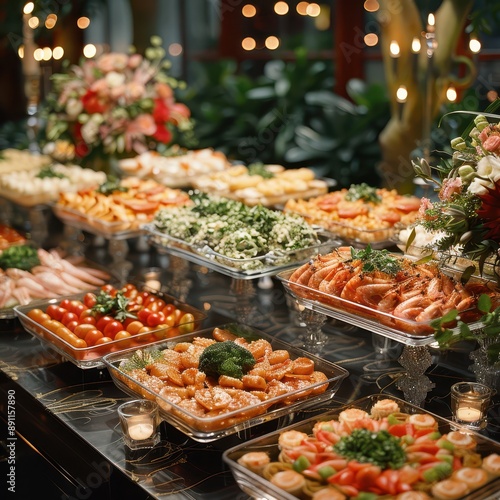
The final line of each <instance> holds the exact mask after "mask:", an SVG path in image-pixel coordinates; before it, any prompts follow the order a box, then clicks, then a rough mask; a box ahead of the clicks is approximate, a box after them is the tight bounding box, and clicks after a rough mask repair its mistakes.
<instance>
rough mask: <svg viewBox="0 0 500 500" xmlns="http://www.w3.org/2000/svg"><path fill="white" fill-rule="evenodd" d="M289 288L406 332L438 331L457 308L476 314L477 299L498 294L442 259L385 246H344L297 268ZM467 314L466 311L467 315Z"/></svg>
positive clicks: (463, 316)
mask: <svg viewBox="0 0 500 500" xmlns="http://www.w3.org/2000/svg"><path fill="white" fill-rule="evenodd" d="M288 281H289V284H290V288H291V290H292V291H293V293H295V294H296V295H297V296H299V297H305V298H307V299H311V300H317V301H319V302H322V303H326V304H327V305H330V306H333V307H336V308H339V309H341V310H343V311H348V312H350V313H354V314H356V315H361V316H363V317H368V318H375V319H376V320H377V321H378V322H380V323H382V324H384V325H386V326H389V327H392V328H396V329H397V330H398V331H402V332H405V333H411V334H417V335H424V334H431V333H433V329H432V327H431V326H430V322H431V321H432V320H433V319H436V318H441V317H442V316H444V315H445V314H446V313H447V312H449V311H450V310H452V309H456V310H457V311H458V312H460V313H462V314H461V319H462V320H463V321H470V320H472V319H476V318H477V313H476V311H475V310H474V309H475V305H476V303H477V298H478V297H479V296H480V295H481V294H483V293H487V294H489V295H490V297H491V298H492V301H493V302H494V303H498V301H499V296H498V294H497V292H496V291H495V290H494V289H493V288H491V287H489V286H488V285H487V284H486V282H484V283H483V282H481V283H478V282H477V281H474V282H473V281H472V280H471V281H470V282H468V283H466V284H462V283H461V282H460V281H459V280H458V279H455V278H454V277H453V276H450V275H449V274H446V273H445V272H443V271H442V270H441V269H440V268H439V267H438V264H437V263H433V262H429V263H418V262H414V261H412V260H410V259H408V258H405V257H402V256H399V255H395V254H391V253H389V252H387V251H386V250H373V249H371V248H370V247H367V248H366V249H364V250H355V249H352V248H348V247H340V248H337V249H335V250H334V251H332V252H331V253H329V254H326V255H318V256H317V257H315V258H314V259H312V260H310V261H309V262H307V263H305V264H303V265H302V266H300V267H298V268H297V269H295V270H294V271H293V272H292V273H291V275H290V277H289V279H288ZM464 313H466V314H464Z"/></svg>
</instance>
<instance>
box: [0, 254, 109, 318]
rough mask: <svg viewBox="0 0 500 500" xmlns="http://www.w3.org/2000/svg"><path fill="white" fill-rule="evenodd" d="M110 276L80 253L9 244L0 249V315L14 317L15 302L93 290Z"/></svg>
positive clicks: (29, 301) (28, 301)
mask: <svg viewBox="0 0 500 500" xmlns="http://www.w3.org/2000/svg"><path fill="white" fill-rule="evenodd" d="M110 278H111V275H110V274H109V273H108V272H107V271H105V270H103V269H101V268H100V267H99V266H97V265H95V264H94V263H92V262H89V261H87V260H86V259H84V258H82V257H70V256H68V257H64V256H63V255H61V254H60V253H59V251H58V250H57V249H50V250H45V249H43V248H36V247H34V246H32V245H29V244H18V245H13V246H10V247H8V248H6V249H3V250H1V251H0V318H1V319H12V318H15V316H16V314H15V311H14V307H15V306H18V305H28V304H30V303H32V302H33V301H36V300H40V299H49V298H53V297H58V296H63V295H70V294H75V293H81V292H85V291H89V290H94V289H95V288H98V287H99V286H101V285H104V284H105V283H106V282H107V281H109V279H110Z"/></svg>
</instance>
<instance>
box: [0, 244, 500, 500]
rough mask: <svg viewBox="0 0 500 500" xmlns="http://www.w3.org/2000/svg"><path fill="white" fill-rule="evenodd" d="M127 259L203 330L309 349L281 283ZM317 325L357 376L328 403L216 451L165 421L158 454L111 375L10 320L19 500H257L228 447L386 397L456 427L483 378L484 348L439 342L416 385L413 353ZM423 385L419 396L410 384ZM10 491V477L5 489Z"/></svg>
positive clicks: (494, 411)
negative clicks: (479, 361)
mask: <svg viewBox="0 0 500 500" xmlns="http://www.w3.org/2000/svg"><path fill="white" fill-rule="evenodd" d="M134 244H135V245H136V246H135V247H134ZM87 251H88V254H89V258H91V259H93V260H95V261H96V262H100V263H103V264H106V263H107V262H109V259H110V257H109V253H108V248H106V245H104V246H101V247H95V246H94V247H91V248H88V249H87ZM127 259H130V260H128V261H127V269H130V274H131V275H134V276H141V275H142V274H144V272H145V271H146V270H148V269H149V268H151V267H156V268H159V269H160V270H161V273H162V279H161V281H162V284H163V285H164V288H165V290H166V291H167V292H168V293H170V294H171V295H174V296H176V297H179V298H180V299H181V300H183V301H185V302H187V303H189V304H190V305H193V306H194V307H197V308H200V309H204V310H206V311H207V312H208V317H207V319H206V320H205V322H204V324H203V327H204V328H205V327H210V326H216V325H220V324H223V323H225V322H227V321H228V320H230V321H234V320H236V321H240V322H243V323H246V324H250V325H252V326H253V327H255V328H258V329H260V330H262V331H264V332H266V333H268V334H271V335H274V336H277V337H279V338H281V339H283V340H285V341H287V342H289V343H291V344H293V345H297V346H303V345H304V339H306V341H307V340H308V339H309V340H310V335H311V333H310V332H311V328H310V325H309V326H305V325H304V318H306V319H307V317H305V316H304V315H301V314H299V313H297V311H295V310H294V309H293V308H291V307H290V303H287V297H286V295H285V292H284V290H283V288H282V286H281V283H280V282H279V281H278V280H276V279H275V278H268V279H265V280H256V281H253V280H237V279H234V278H231V277H228V276H224V275H221V274H220V273H217V272H214V271H210V269H207V268H204V267H203V266H199V265H196V264H193V263H187V262H186V261H183V260H182V259H179V258H175V257H169V256H168V254H164V253H162V252H158V251H157V250H155V249H154V248H146V249H144V247H143V246H142V245H140V244H139V243H138V242H135V243H134V242H132V246H131V247H130V253H129V254H128V255H127ZM115 263H116V262H115ZM313 319H314V318H313ZM316 319H317V318H316ZM318 324H319V326H321V331H322V332H323V333H324V335H326V339H327V342H326V344H325V345H324V346H322V347H321V348H318V351H317V353H318V354H319V355H320V356H322V357H325V358H326V359H329V360H331V361H333V362H335V363H337V364H338V365H340V366H342V367H343V368H345V369H347V370H348V371H349V377H348V378H346V379H345V380H344V381H343V382H342V384H341V386H340V389H339V390H338V392H337V393H336V395H335V396H334V398H333V399H332V400H330V401H328V403H325V404H324V405H323V406H322V407H319V408H314V409H309V410H306V411H302V412H300V413H297V414H292V415H289V416H287V417H286V418H281V419H279V420H278V421H272V422H268V423H266V424H262V425H260V426H257V427H254V428H251V429H247V430H245V431H242V432H240V433H237V434H234V435H232V436H228V437H226V438H223V439H221V440H219V441H215V442H212V443H206V444H204V443H199V442H196V441H193V440H192V439H190V438H189V437H187V436H186V435H184V434H183V433H181V432H180V431H178V430H176V429H175V428H174V427H172V426H171V425H169V424H167V423H165V422H163V423H162V427H161V435H162V441H161V443H160V444H159V445H157V446H156V447H155V448H153V449H151V450H146V451H144V450H142V451H134V452H131V451H130V450H128V449H126V448H125V446H124V444H123V441H122V438H121V431H120V429H119V424H118V416H117V412H116V410H117V407H118V406H119V404H120V403H121V402H123V401H124V400H126V399H130V397H129V396H127V395H126V394H124V393H123V392H122V391H121V390H119V389H118V388H117V387H116V386H115V385H114V383H113V382H112V380H111V378H110V376H109V374H108V372H107V370H106V369H105V368H103V369H100V368H92V369H85V370H83V369H80V368H78V367H77V366H75V365H73V364H72V363H71V362H69V361H67V360H65V359H63V358H61V356H60V355H59V354H57V353H56V352H54V351H53V350H52V349H51V348H50V346H48V345H47V344H45V343H42V341H40V340H38V339H35V338H33V337H32V336H31V335H30V334H29V333H27V332H25V331H24V330H23V329H22V328H21V327H20V325H19V324H18V322H17V320H15V319H14V320H4V321H3V322H2V324H1V325H0V331H1V334H0V413H1V417H2V426H3V427H2V432H1V435H0V439H1V442H2V445H3V454H2V462H1V463H2V469H1V470H2V477H3V478H5V477H7V479H9V476H8V475H7V474H8V473H9V471H12V469H11V467H14V469H13V470H14V474H13V475H12V477H13V478H14V489H15V492H16V494H18V495H19V498H30V497H32V496H33V495H36V494H40V493H41V492H44V493H46V494H48V495H49V498H78V499H84V498H85V499H86V498H110V499H111V498H113V499H114V498H118V497H119V495H122V496H123V495H124V496H125V497H126V498H144V499H146V498H176V499H177V498H179V499H184V498H186V499H199V500H201V499H206V500H212V499H214V500H215V499H217V500H224V499H229V498H231V499H232V500H237V499H241V500H243V499H246V498H248V497H247V495H246V494H245V493H243V492H242V491H241V490H240V489H239V488H238V486H237V484H236V483H235V482H234V479H233V477H232V474H231V472H230V471H229V470H228V469H227V468H226V467H225V465H224V464H223V462H222V459H221V455H222V452H223V451H224V450H225V449H227V448H229V447H231V446H233V445H236V444H239V443H241V442H242V441H245V440H248V439H250V438H253V437H257V436H259V435H262V434H265V433H267V432H270V431H273V430H275V429H276V428H277V427H278V426H280V427H281V426H284V425H287V424H289V423H292V422H295V421H296V420H298V419H302V418H305V417H308V416H312V415H314V414H318V413H321V412H323V411H326V410H328V409H331V408H332V407H335V406H340V405H343V404H345V403H347V402H350V401H353V400H356V399H359V398H361V397H364V396H366V395H369V394H376V393H386V394H388V395H391V394H392V395H394V396H397V397H400V398H403V399H405V398H406V399H408V397H411V394H412V392H411V391H413V390H414V389H415V390H417V392H418V391H420V392H419V394H423V399H422V401H421V406H422V407H424V408H425V409H426V410H428V411H431V412H433V413H436V414H439V415H441V416H443V417H446V418H449V417H450V416H451V410H450V387H451V385H452V384H453V383H455V382H457V381H460V380H473V378H474V374H473V373H472V372H471V370H470V369H469V365H470V364H471V360H470V359H469V351H470V350H471V349H473V348H474V346H471V345H467V344H465V345H462V346H460V348H457V349H455V350H453V351H448V352H446V353H442V352H439V351H438V350H437V349H436V348H435V347H434V346H433V345H430V346H427V347H425V354H426V355H428V356H429V363H428V364H429V366H428V368H426V369H425V373H422V376H421V377H420V378H419V379H418V380H415V379H414V378H411V379H408V378H407V371H406V369H405V368H404V367H403V366H402V365H401V363H400V362H399V361H398V360H399V359H400V357H401V355H402V353H403V352H404V351H405V349H406V346H404V345H401V344H400V343H398V342H394V341H392V340H391V341H389V340H386V339H385V338H383V337H382V338H380V336H379V335H377V334H372V333H371V332H369V331H367V330H363V329H360V328H357V327H353V326H352V325H348V324H346V323H340V322H338V321H336V320H334V319H331V318H320V320H319V322H318ZM413 354H416V355H417V356H419V355H420V352H417V353H413ZM405 377H406V379H405ZM405 380H406V382H407V383H406V384H403V383H402V382H403V381H405ZM413 383H416V384H417V385H419V387H417V388H413V387H411V385H412V384H413ZM401 387H403V388H405V390H402V389H401ZM405 391H406V392H405ZM416 397H417V399H419V397H420V396H419V395H417V396H416ZM499 402H500V401H499V400H498V398H497V396H495V397H494V399H493V402H492V406H491V408H490V412H489V415H488V426H487V428H486V429H485V430H484V431H482V432H483V433H485V434H486V435H488V436H489V437H491V438H493V439H495V440H500V419H499V417H498V410H499V407H500V406H499ZM13 430H15V433H13V432H11V431H13ZM4 481H5V480H4ZM9 487H12V486H9V482H8V480H7V481H5V482H4V484H3V485H2V491H3V490H4V489H5V490H6V491H7V490H8V488H9ZM2 497H3V498H5V497H4V496H3V493H2Z"/></svg>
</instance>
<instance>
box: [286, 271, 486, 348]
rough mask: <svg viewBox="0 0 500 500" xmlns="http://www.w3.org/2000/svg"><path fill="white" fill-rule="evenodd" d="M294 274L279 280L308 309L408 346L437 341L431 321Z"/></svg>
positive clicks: (475, 325)
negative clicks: (380, 307) (322, 286)
mask: <svg viewBox="0 0 500 500" xmlns="http://www.w3.org/2000/svg"><path fill="white" fill-rule="evenodd" d="M293 272H294V270H293V269H288V270H286V271H282V272H280V273H278V274H277V275H276V277H277V279H279V280H280V281H281V283H282V284H283V287H284V288H285V291H286V293H288V294H289V295H290V296H291V298H292V299H293V300H295V301H297V302H298V303H299V304H302V305H303V306H304V307H306V308H308V309H311V310H314V311H317V312H319V313H322V314H325V315H326V316H328V317H331V318H335V319H338V320H341V321H344V322H347V323H349V324H353V325H355V326H358V327H359V328H363V329H365V330H368V331H371V332H373V333H377V334H380V335H384V336H385V337H388V338H391V339H393V340H397V341H398V342H401V343H403V344H405V345H411V346H421V345H429V344H432V343H433V342H435V339H434V335H433V334H434V329H433V328H432V326H431V320H429V321H426V322H425V321H415V320H411V319H405V318H401V317H398V316H395V315H393V314H390V313H387V312H384V311H378V310H376V309H373V308H371V307H368V306H366V305H364V304H358V303H356V302H353V301H351V300H347V299H344V298H342V297H339V296H337V295H333V294H328V293H325V292H322V291H320V290H316V289H313V288H311V287H308V286H307V285H303V284H300V283H295V282H292V281H290V276H291V275H292V274H293ZM466 312H467V311H466ZM466 312H464V313H463V314H462V319H463V321H466V318H467V315H466ZM468 324H469V327H470V329H471V331H474V330H475V329H477V328H479V327H480V323H479V322H478V321H471V322H470V323H468Z"/></svg>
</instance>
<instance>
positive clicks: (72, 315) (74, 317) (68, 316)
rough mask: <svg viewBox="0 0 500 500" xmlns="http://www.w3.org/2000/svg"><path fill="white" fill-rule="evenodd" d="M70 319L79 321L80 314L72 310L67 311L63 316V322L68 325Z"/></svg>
mask: <svg viewBox="0 0 500 500" xmlns="http://www.w3.org/2000/svg"><path fill="white" fill-rule="evenodd" d="M70 321H78V316H77V315H76V314H75V313H74V312H71V311H66V312H65V313H64V314H63V317H62V318H61V323H62V324H63V325H64V326H66V325H67V324H68V323H69V322H70Z"/></svg>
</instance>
